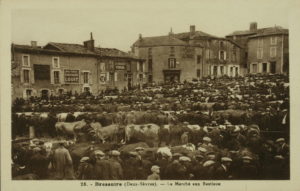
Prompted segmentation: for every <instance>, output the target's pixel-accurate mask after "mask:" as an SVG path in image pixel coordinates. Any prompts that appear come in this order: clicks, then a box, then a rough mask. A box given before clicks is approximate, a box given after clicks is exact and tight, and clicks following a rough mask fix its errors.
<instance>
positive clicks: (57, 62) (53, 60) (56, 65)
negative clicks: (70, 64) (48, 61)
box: [52, 57, 59, 68]
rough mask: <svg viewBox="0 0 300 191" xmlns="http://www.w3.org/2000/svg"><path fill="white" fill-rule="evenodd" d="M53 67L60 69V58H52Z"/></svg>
mask: <svg viewBox="0 0 300 191" xmlns="http://www.w3.org/2000/svg"><path fill="white" fill-rule="evenodd" d="M52 66H53V68H59V58H58V57H53V58H52Z"/></svg>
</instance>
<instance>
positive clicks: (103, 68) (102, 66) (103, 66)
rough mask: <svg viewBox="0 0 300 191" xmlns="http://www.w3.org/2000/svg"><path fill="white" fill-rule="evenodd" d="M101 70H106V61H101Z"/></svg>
mask: <svg viewBox="0 0 300 191" xmlns="http://www.w3.org/2000/svg"><path fill="white" fill-rule="evenodd" d="M100 71H101V72H104V71H105V63H104V62H101V63H100Z"/></svg>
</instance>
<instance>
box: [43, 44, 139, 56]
mask: <svg viewBox="0 0 300 191" xmlns="http://www.w3.org/2000/svg"><path fill="white" fill-rule="evenodd" d="M50 46H53V47H56V48H57V49H58V50H61V51H64V52H72V53H80V54H96V55H99V56H104V57H121V58H137V57H135V56H133V55H131V54H129V53H126V52H123V51H121V50H118V49H116V48H99V47H95V48H94V50H93V51H91V50H89V49H87V48H86V47H84V46H83V45H81V44H69V43H57V42H50V43H48V44H47V45H46V46H45V47H44V49H47V48H50Z"/></svg>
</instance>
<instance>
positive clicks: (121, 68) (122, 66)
mask: <svg viewBox="0 0 300 191" xmlns="http://www.w3.org/2000/svg"><path fill="white" fill-rule="evenodd" d="M115 70H126V66H125V65H115Z"/></svg>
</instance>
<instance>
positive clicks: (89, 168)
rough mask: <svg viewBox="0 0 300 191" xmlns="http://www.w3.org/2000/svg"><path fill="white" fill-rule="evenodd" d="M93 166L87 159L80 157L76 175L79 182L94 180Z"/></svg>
mask: <svg viewBox="0 0 300 191" xmlns="http://www.w3.org/2000/svg"><path fill="white" fill-rule="evenodd" d="M93 169H94V167H93V165H92V164H91V163H90V158H89V157H82V158H81V159H80V164H79V166H78V170H77V173H76V177H77V179H79V180H92V179H94V172H93Z"/></svg>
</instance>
